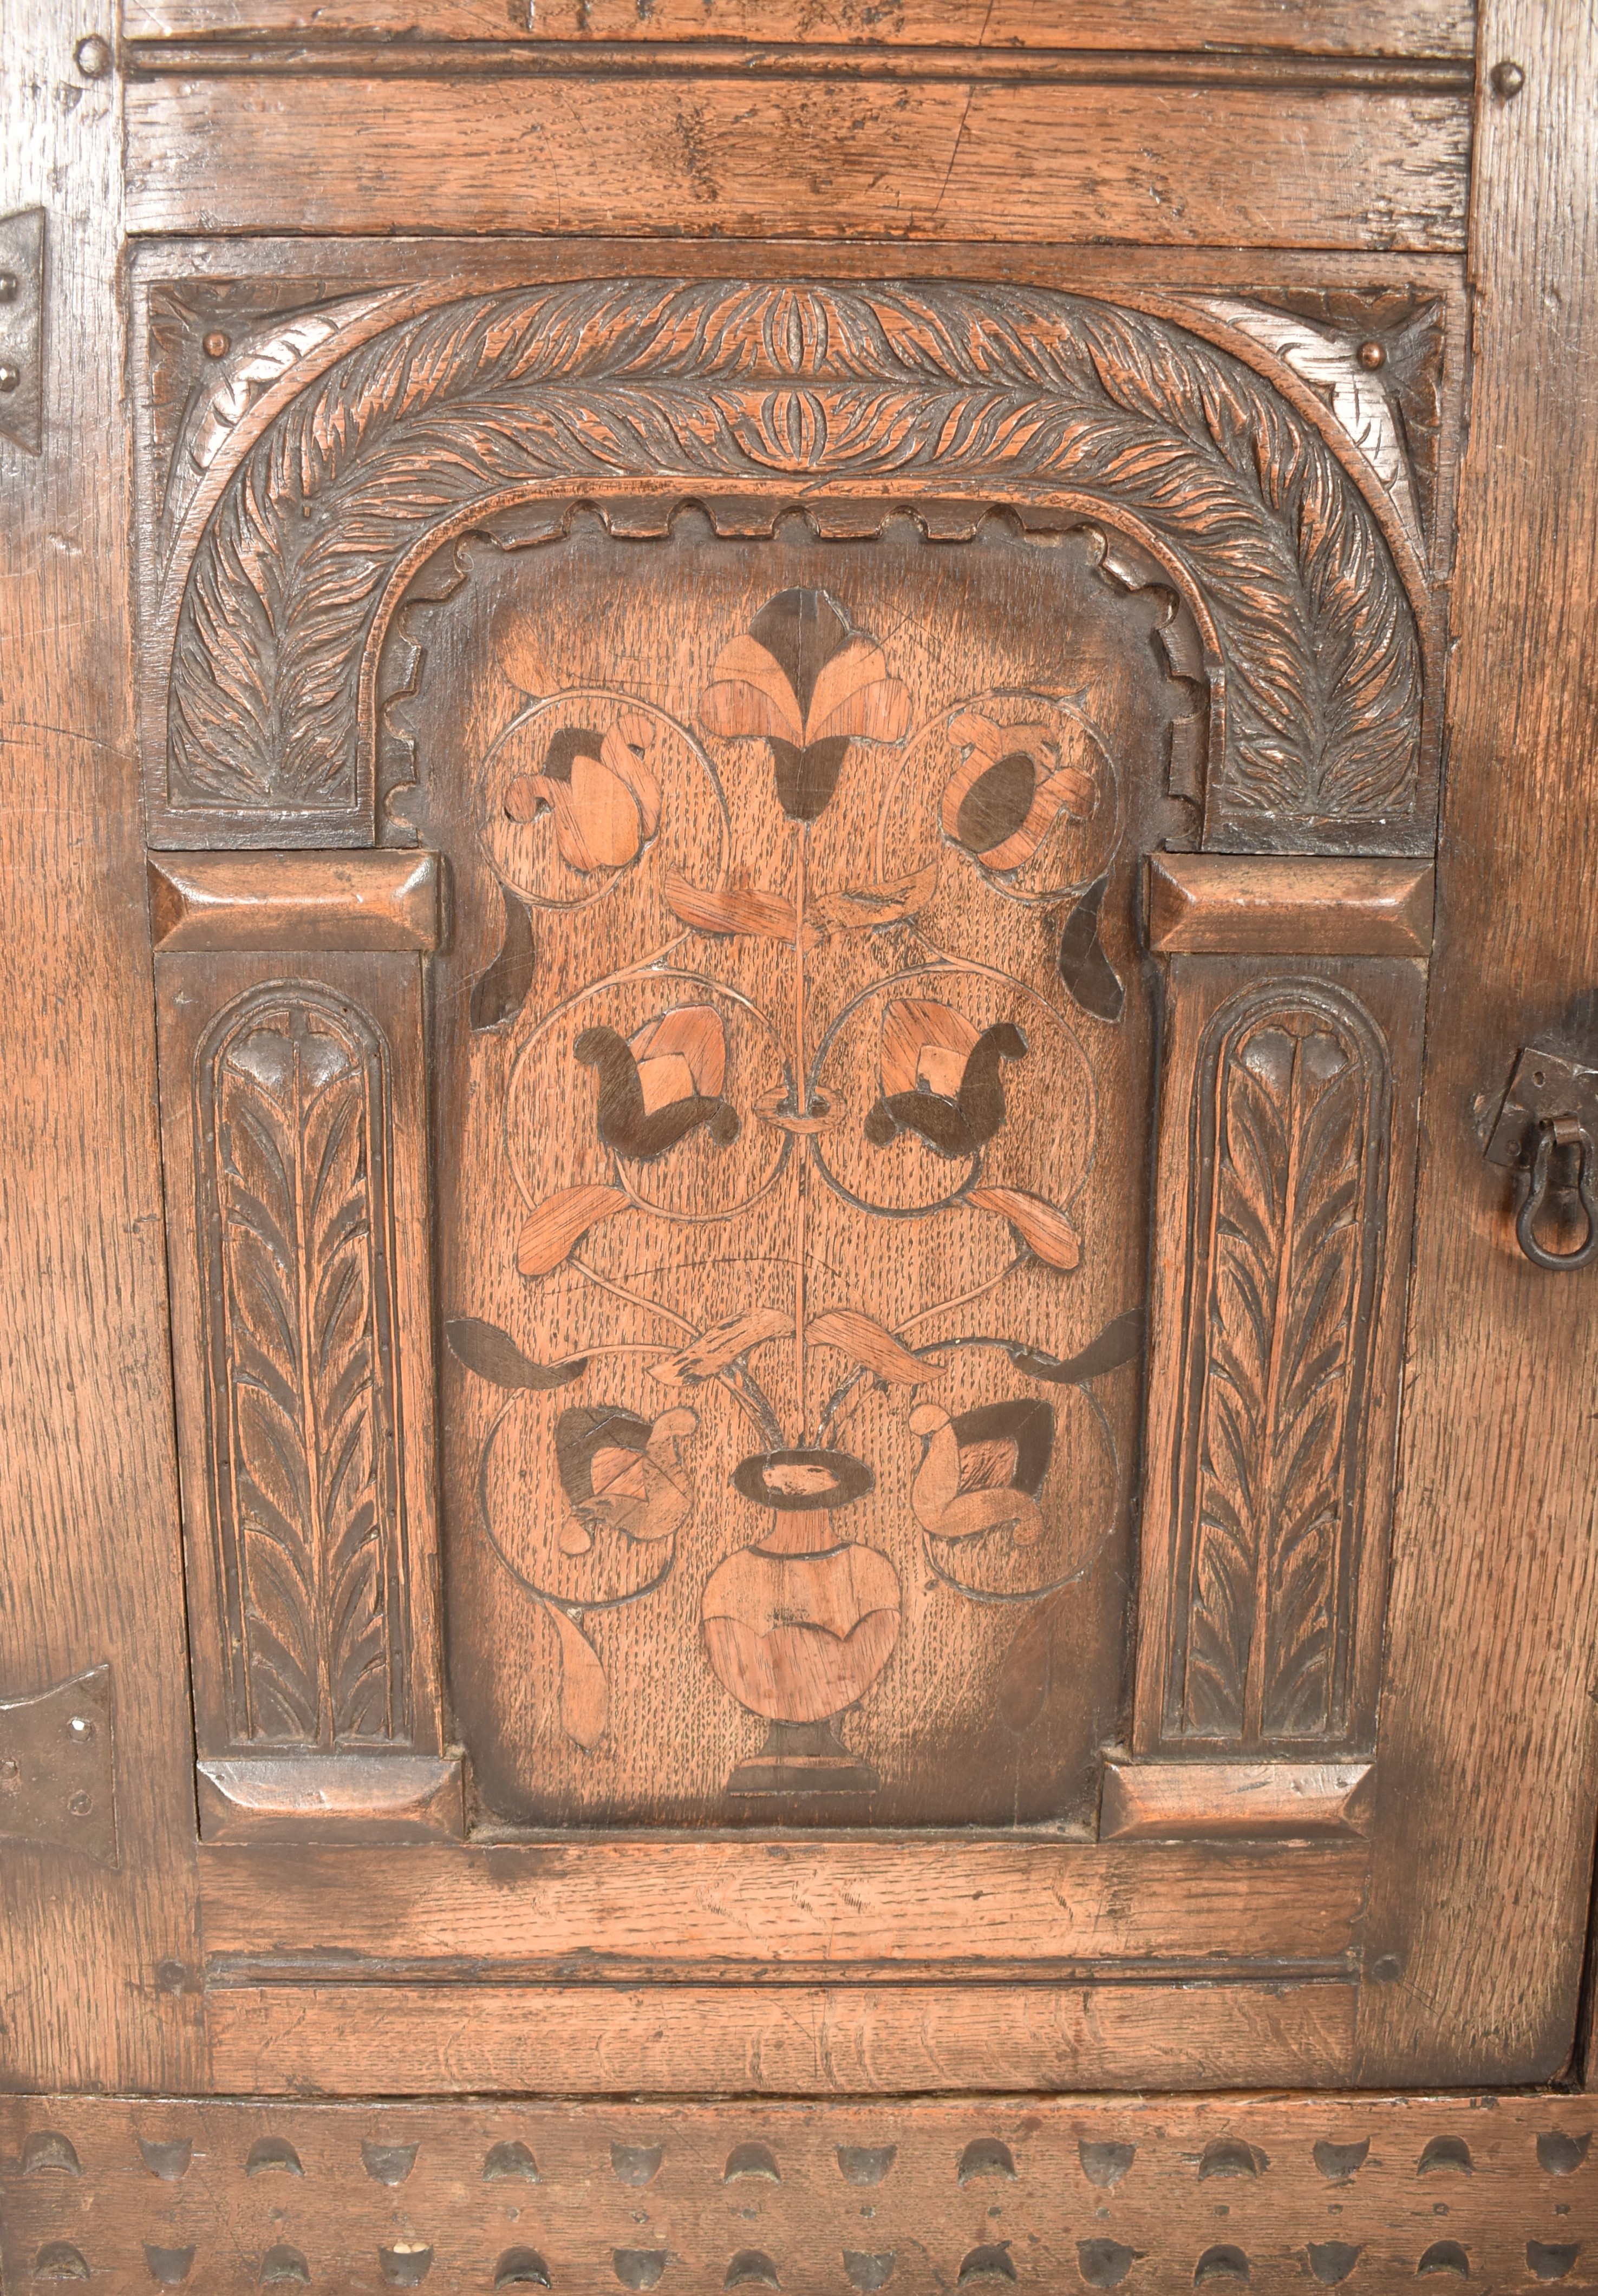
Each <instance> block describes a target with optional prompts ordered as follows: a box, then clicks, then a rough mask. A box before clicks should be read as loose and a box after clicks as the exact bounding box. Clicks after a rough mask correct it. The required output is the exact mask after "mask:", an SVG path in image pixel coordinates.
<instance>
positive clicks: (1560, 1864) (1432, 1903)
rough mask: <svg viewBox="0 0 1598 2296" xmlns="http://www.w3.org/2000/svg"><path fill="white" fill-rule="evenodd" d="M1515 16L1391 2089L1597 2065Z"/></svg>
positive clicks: (1592, 923)
mask: <svg viewBox="0 0 1598 2296" xmlns="http://www.w3.org/2000/svg"><path fill="white" fill-rule="evenodd" d="M1481 38H1482V49H1481V54H1482V61H1483V65H1484V73H1483V79H1482V86H1481V94H1480V99H1479V114H1478V120H1479V127H1478V146H1477V152H1478V157H1477V173H1476V179H1475V205H1474V211H1473V213H1474V221H1473V244H1472V253H1471V266H1472V271H1473V274H1474V278H1475V283H1476V291H1477V295H1478V305H1477V332H1476V345H1475V348H1476V365H1475V378H1474V384H1473V394H1472V410H1471V411H1472V427H1471V431H1470V444H1469V447H1468V450H1467V454H1466V459H1465V468H1464V476H1463V491H1462V498H1461V518H1460V556H1459V568H1458V577H1457V580H1456V584H1455V588H1454V630H1455V632H1456V634H1457V635H1458V638H1459V639H1460V641H1461V643H1462V652H1461V654H1460V656H1459V660H1458V664H1457V673H1458V674H1457V682H1456V684H1455V686H1454V724H1453V728H1452V733H1451V736H1450V760H1451V762H1450V767H1449V783H1448V798H1447V802H1446V808H1445V810H1444V816H1443V829H1442V842H1441V846H1440V849H1439V855H1438V865H1437V919H1438V923H1437V939H1436V946H1435V949H1434V955H1433V972H1432V978H1433V982H1434V987H1433V991H1432V997H1431V1006H1430V1021H1429V1050H1428V1074H1427V1083H1426V1091H1425V1097H1424V1102H1423V1106H1422V1125H1423V1133H1422V1137H1423V1152H1422V1158H1421V1194H1420V1215H1419V1225H1418V1238H1419V1242H1418V1251H1417V1258H1416V1268H1415V1278H1414V1289H1413V1300H1412V1306H1411V1312H1410V1340H1409V1345H1408V1362H1407V1365H1406V1369H1405V1374H1404V1386H1405V1391H1406V1401H1405V1415H1404V1450H1403V1458H1402V1469H1401V1472H1402V1478H1403V1483H1402V1490H1403V1496H1402V1501H1401V1505H1400V1507H1399V1511H1398V1516H1397V1522H1396V1535H1395V1549H1394V1573H1393V1590H1392V1596H1391V1611H1390V1617H1389V1624H1388V1655H1387V1661H1386V1670H1387V1688H1386V1695H1385V1706H1384V1714H1383V1725H1382V1732H1381V1738H1380V1755H1379V1761H1378V1775H1377V1799H1376V1802H1375V1805H1374V1816H1373V1829H1372V1830H1373V1840H1374V1843H1375V1849H1376V1857H1377V1867H1376V1872H1377V1879H1376V1881H1375V1883H1374V1887H1373V1891H1372V1898H1371V1923H1370V1931H1369V1934H1368V1938H1367V1947H1366V1949H1367V1953H1368V1956H1369V1959H1368V1961H1367V1964H1366V1965H1367V1968H1368V1969H1369V1970H1370V1971H1371V1975H1372V1976H1373V1977H1374V1979H1375V1980H1377V1981H1376V1982H1375V1983H1373V1984H1371V1985H1368V1986H1367V1987H1366V1988H1365V1989H1364V1991H1363V1997H1362V2007H1361V2059H1360V2062H1361V2077H1362V2079H1365V2080H1369V2081H1371V2082H1381V2081H1388V2080H1401V2081H1405V2082H1408V2081H1424V2080H1426V2079H1428V2078H1429V2072H1430V2070H1431V2069H1432V2068H1435V2067H1437V2066H1440V2065H1442V2064H1444V2063H1447V2064H1449V2065H1450V2066H1451V2067H1452V2068H1454V2072H1455V2073H1456V2074H1457V2076H1458V2077H1460V2078H1462V2079H1478V2080H1485V2079H1502V2080H1534V2079H1537V2078H1538V2076H1539V2075H1540V2074H1541V2073H1543V2072H1544V2071H1553V2070H1554V2069H1555V2068H1556V2067H1558V2066H1560V2065H1561V2064H1562V2063H1563V2062H1564V2060H1565V2058H1566V2055H1567V2054H1568V2052H1569V2048H1570V2046H1571V2038H1572V2034H1573V2032H1574V2028H1575V2014H1576V1998H1577V1979H1578V1973H1579V1971H1580V1967H1581V1958H1582V1933H1583V1928H1584V1923H1585V1920H1586V1906H1587V1890H1588V1882H1589V1875H1590V1868H1591V1857H1592V1830H1593V1829H1592V1810H1593V1798H1594V1784H1595V1781H1598V1716H1595V1713H1594V1700H1593V1667H1592V1651H1593V1646H1594V1636H1595V1635H1598V1569H1595V1567H1594V1563H1595V1557H1598V1545H1595V1543H1594V1535H1593V1534H1594V1494H1595V1493H1598V1420H1595V1419H1594V1415H1593V1408H1592V1400H1591V1398H1592V1392H1593V1389H1594V1383H1595V1382H1598V1316H1595V1315H1594V1296H1595V1294H1594V1283H1595V1282H1598V1278H1595V1277H1594V1274H1593V1272H1592V1271H1591V1270H1589V1271H1587V1272H1586V1274H1581V1275H1553V1274H1548V1273H1545V1272H1544V1271H1543V1270H1541V1269H1539V1268H1536V1267H1532V1266H1531V1265H1530V1264H1529V1263H1528V1261H1527V1260H1526V1259H1523V1258H1522V1257H1521V1255H1520V1251H1518V1249H1517V1247H1516V1244H1515V1242H1514V1236H1513V1231H1512V1212H1513V1202H1512V1183H1511V1181H1510V1178H1509V1176H1508V1175H1506V1174H1504V1173H1502V1172H1499V1171H1497V1170H1495V1169H1492V1168H1490V1167H1488V1166H1487V1165H1486V1164H1484V1162H1483V1160H1482V1154H1481V1150H1482V1137H1483V1136H1481V1135H1480V1134H1479V1131H1478V1128H1477V1123H1478V1119H1477V1116H1476V1110H1477V1108H1478V1107H1479V1106H1481V1105H1482V1104H1483V1099H1484V1098H1485V1101H1487V1102H1490V1103H1494V1104H1495V1103H1496V1098H1497V1095H1499V1094H1500V1093H1501V1092H1502V1091H1503V1086H1504V1083H1505V1080H1506V1079H1507V1077H1508V1075H1509V1072H1510V1070H1511V1068H1512V1065H1513V1062H1514V1058H1515V1054H1516V1052H1517V1050H1518V1048H1519V1047H1520V1046H1522V1045H1526V1044H1530V1043H1534V1042H1539V1041H1542V1040H1544V1038H1545V1039H1547V1040H1548V1041H1550V1042H1552V1043H1554V1044H1556V1045H1559V1044H1562V1045H1564V1046H1566V1047H1567V1048H1568V1049H1569V1050H1570V1051H1571V1052H1572V1053H1575V1054H1577V1055H1578V1056H1579V1055H1582V1054H1584V1053H1585V1056H1586V1058H1588V1059H1590V1058H1591V1057H1592V1050H1593V1045H1594V1029H1595V1028H1598V1011H1595V1010H1594V996H1593V986H1594V980H1595V979H1598V845H1595V844H1594V839H1593V836H1592V833H1591V819H1592V813H1593V808H1594V802H1598V780H1595V775H1594V761H1595V759H1598V739H1595V736H1598V689H1595V688H1594V684H1593V681H1592V680H1591V679H1590V678H1589V677H1588V676H1586V668H1585V665H1586V659H1587V653H1588V650H1589V647H1590V644H1591V622H1592V610H1593V600H1594V595H1595V594H1598V455H1594V433H1593V420H1592V416H1593V393H1594V378H1593V363H1592V343H1593V333H1594V325H1595V324H1598V226H1595V225H1594V215H1595V213H1598V201H1594V181H1595V176H1594V165H1595V161H1594V154H1595V152H1598V143H1595V141H1594V134H1593V122H1592V111H1591V92H1592V88H1593V86H1594V77H1595V76H1598V35H1595V31H1594V23H1593V21H1592V18H1591V16H1590V14H1589V13H1587V12H1583V11H1581V10H1564V9H1554V10H1546V11H1545V10H1543V9H1541V8H1538V7H1536V6H1528V5H1521V4H1508V5H1501V4H1497V0H1493V4H1489V5H1488V6H1487V8H1486V9H1484V11H1483V14H1482V29H1481ZM1505 60H1508V61H1514V62H1516V63H1518V64H1519V66H1520V69H1521V71H1522V72H1523V74H1524V86H1522V87H1521V89H1520V93H1519V94H1513V95H1511V96H1508V97H1505V96H1503V95H1501V94H1498V93H1497V92H1496V90H1495V87H1494V86H1493V85H1492V82H1491V80H1490V78H1488V77H1487V70H1486V68H1487V67H1490V66H1493V65H1495V64H1496V63H1498V62H1500V61H1505ZM1555 471H1557V473H1558V479H1557V482H1555V481H1554V480H1553V478H1552V476H1551V474H1552V473H1553V472H1555ZM1510 759H1513V760H1514V761H1515V764H1514V774H1515V779H1514V783H1513V786H1512V787H1511V786H1510V785H1509V784H1508V783H1506V779H1505V766H1506V761H1507V760H1510ZM1487 1113H1488V1114H1489V1115H1490V1113H1491V1111H1490V1109H1489V1110H1488V1111H1487ZM1487 1717H1491V1722H1490V1726H1486V1727H1484V1720H1485V1718H1487Z"/></svg>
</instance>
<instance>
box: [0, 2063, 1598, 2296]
mask: <svg viewBox="0 0 1598 2296" xmlns="http://www.w3.org/2000/svg"><path fill="white" fill-rule="evenodd" d="M1592 2134H1593V2102H1592V2100H1591V2098H1589V2097H1583V2096H1579V2095H1568V2094H1541V2095H1538V2094H1531V2095H1457V2094H1455V2095H1446V2096H1443V2095H1423V2094H1421V2095H1413V2094H1412V2095H1363V2096H1361V2095H1338V2094H1333V2095H1325V2096H1303V2095H1298V2096H1294V2095H1287V2096H1284V2095H1235V2096H1220V2097H1215V2098H1205V2097H1190V2096H1173V2095H1149V2096H1145V2097H1137V2098H1132V2097H1125V2098H1117V2097H1103V2096H1084V2095H1064V2096H1050V2097H1038V2096H1020V2095H1014V2094H1000V2095H994V2096H991V2097H983V2096H956V2097H951V2098H945V2099H940V2100H937V2101H928V2100H909V2099H896V2098H879V2099H876V2100H862V2099H851V2100H849V2101H847V2102H844V2101H839V2102H836V2103H796V2104H770V2103H762V2102H760V2101H758V2100H746V2099H745V2100H740V2099H729V2100H725V2101H722V2102H720V2103H680V2104H672V2103H644V2102H595V2103H536V2102H531V2101H527V2102H515V2101H504V2100H498V2101H485V2102H477V2101H471V2102H467V2101H464V2100H463V2101H462V2102H460V2103H416V2104H411V2103H397V2102H394V2101H392V2100H391V2099H389V2100H380V2099H376V2098H371V2097H360V2098H352V2099H350V2101H348V2102H334V2101H331V2100H324V2101H309V2100H304V2099H298V2100H293V2101H289V2100H284V2101H281V2102H276V2103H275V2102H272V2101H269V2100H265V2099H259V2098H256V2099H243V2100H225V2099H219V2098H214V2097H195V2096H188V2097H180V2096H179V2097H174V2096H169V2097H162V2098H159V2099H158V2098H148V2099H137V2098H128V2097H111V2096H107V2097H86V2096H27V2097H23V2096H18V2097H9V2098H5V2099H4V2100H0V2155H3V2156H4V2157H3V2165H0V2192H3V2193H4V2209H3V2210H0V2270H4V2276H5V2283H6V2285H7V2286H8V2287H11V2286H13V2285H14V2286H15V2287H17V2288H19V2289H20V2288H22V2287H24V2286H31V2285H32V2284H34V2281H35V2279H36V2278H39V2277H42V2278H44V2279H45V2280H49V2279H70V2278H77V2279H90V2278H91V2277H92V2284H93V2285H94V2286H95V2288H100V2289H104V2290H106V2291H107V2292H109V2296H147V2292H148V2291H149V2289H150V2288H151V2287H152V2285H162V2286H168V2287H172V2286H180V2285H183V2284H187V2285H188V2286H190V2287H191V2288H194V2289H196V2290H203V2291H205V2292H206V2296H253V2292H254V2291H255V2290H256V2289H257V2288H258V2287H259V2284H261V2282H262V2281H267V2282H268V2283H269V2282H274V2281H281V2282H289V2283H298V2284H309V2285H310V2286H312V2287H316V2288H329V2289H356V2288H361V2289H365V2288H367V2287H371V2288H380V2287H418V2286H421V2285H422V2284H424V2283H425V2284H426V2286H427V2288H428V2290H429V2292H430V2296H431V2292H438V2296H482V2292H484V2291H488V2290H491V2289H494V2288H496V2287H498V2288H500V2289H506V2288H510V2287H526V2286H531V2287H535V2288H554V2289H556V2290H591V2291H600V2290H604V2289H607V2288H615V2287H617V2286H620V2287H622V2288H623V2289H648V2288H654V2287H656V2286H659V2287H660V2288H661V2289H662V2291H663V2296H671V2291H672V2290H673V2289H678V2290H681V2291H683V2292H685V2296H705V2292H709V2291H715V2290H720V2289H721V2288H722V2287H723V2286H725V2287H728V2288H737V2287H740V2286H743V2287H754V2288H782V2289H787V2290H791V2291H799V2292H809V2291H812V2290H813V2291H821V2290H828V2289H835V2288H836V2289H840V2290H844V2291H853V2290H861V2291H874V2290H878V2289H888V2290H890V2291H896V2290H900V2289H903V2290H906V2291H910V2292H917V2291H920V2290H924V2289H931V2288H952V2287H954V2286H956V2285H960V2286H965V2287H975V2288H976V2290H979V2291H985V2290H989V2289H999V2288H1001V2287H1004V2286H1006V2285H1016V2284H1018V2285H1019V2286H1021V2287H1022V2288H1032V2289H1037V2290H1039V2291H1044V2292H1049V2296H1058V2292H1062V2291H1065V2290H1074V2289H1077V2288H1081V2287H1087V2288H1090V2289H1109V2288H1117V2287H1124V2288H1125V2289H1126V2290H1127V2291H1128V2292H1129V2296H1190V2292H1191V2290H1192V2289H1193V2288H1194V2286H1195V2285H1197V2286H1199V2287H1205V2286H1207V2285H1208V2284H1211V2283H1212V2282H1213V2283H1214V2284H1215V2286H1216V2287H1217V2288H1223V2289H1224V2288H1231V2287H1232V2286H1238V2287H1241V2286H1243V2285H1245V2284H1247V2285H1248V2287H1249V2288H1251V2289H1253V2290H1255V2291H1258V2292H1264V2296H1294V2292H1297V2291H1299V2290H1302V2289H1304V2288H1306V2287H1310V2288H1314V2287H1324V2288H1335V2287H1339V2286H1341V2285H1344V2284H1347V2285H1348V2286H1349V2288H1350V2290H1351V2291H1353V2292H1358V2291H1359V2290H1361V2289H1369V2290H1372V2291H1387V2290H1396V2289H1400V2288H1411V2287H1413V2286H1414V2285H1415V2284H1416V2283H1417V2279H1418V2277H1428V2278H1429V2276H1431V2275H1433V2274H1435V2275H1437V2281H1436V2282H1435V2284H1436V2285H1438V2286H1443V2287H1452V2286H1454V2284H1455V2283H1456V2280H1457V2281H1459V2282H1461V2283H1462V2284H1466V2285H1468V2286H1470V2287H1484V2288H1496V2289H1511V2288H1514V2289H1520V2288H1527V2289H1535V2288H1537V2287H1539V2286H1542V2285H1544V2284H1548V2283H1551V2282H1553V2283H1563V2284H1565V2285H1566V2286H1568V2287H1570V2288H1590V2287H1591V2286H1592V2284H1593V2279H1592V2274H1591V2272H1590V2270H1589V2268H1588V2259H1590V2258H1591V2257H1592V2255H1593V2253H1594V2243H1598V2164H1595V2163H1594V2160H1593V2159H1592V2158H1591V2157H1590V2155H1591V2145H1592Z"/></svg>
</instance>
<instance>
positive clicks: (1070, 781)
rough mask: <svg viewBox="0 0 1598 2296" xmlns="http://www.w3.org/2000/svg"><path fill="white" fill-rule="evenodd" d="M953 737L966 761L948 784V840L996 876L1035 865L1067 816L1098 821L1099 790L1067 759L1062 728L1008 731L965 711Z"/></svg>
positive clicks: (944, 812) (943, 811) (944, 816)
mask: <svg viewBox="0 0 1598 2296" xmlns="http://www.w3.org/2000/svg"><path fill="white" fill-rule="evenodd" d="M1066 722H1067V723H1069V721H1066ZM949 738H950V740H951V742H953V743H954V744H955V746H956V748H957V749H960V750H962V751H963V752H964V755H963V756H962V758H961V759H960V764H959V765H958V766H957V767H955V769H954V771H953V772H952V773H951V775H950V776H949V779H948V781H947V783H945V784H944V788H943V803H942V806H941V808H940V818H941V820H942V823H943V834H944V836H945V837H947V838H949V839H950V840H951V841H952V842H953V843H954V844H956V845H960V846H963V847H964V849H965V850H966V851H967V852H968V853H969V854H970V855H971V856H972V857H974V858H975V859H976V860H977V861H979V862H980V863H981V865H982V866H983V867H984V869H986V870H988V871H990V872H991V873H993V875H994V876H1003V875H1005V874H1007V873H1009V871H1011V870H1013V869H1019V868H1020V867H1021V866H1022V865H1024V864H1025V863H1026V862H1028V861H1030V860H1031V859H1032V857H1033V856H1034V853H1035V852H1036V851H1037V849H1038V848H1039V846H1040V845H1042V841H1043V840H1044V838H1045V837H1047V836H1048V834H1049V832H1050V830H1051V829H1052V828H1053V826H1054V824H1055V823H1056V822H1057V821H1058V819H1059V817H1060V816H1061V814H1067V815H1068V816H1070V817H1071V818H1072V819H1073V820H1075V821H1091V818H1092V816H1093V814H1094V812H1095V811H1096V809H1097V808H1098V803H1099V784H1098V783H1097V781H1096V780H1095V778H1094V776H1093V775H1092V774H1091V772H1090V771H1088V770H1087V769H1086V767H1085V765H1084V764H1083V763H1078V762H1076V761H1075V760H1074V759H1072V758H1067V757H1066V756H1064V755H1063V754H1062V752H1061V746H1060V730H1059V727H1058V726H1055V725H1043V724H1041V723H1040V724H1033V725H1019V726H1000V725H995V724H994V722H993V719H992V718H989V717H980V716H979V715H978V714H977V713H976V711H975V710H971V709H963V710H960V712H958V713H957V715H956V716H955V717H953V718H952V719H951V722H950V726H949ZM1083 750H1084V756H1085V743H1084V744H1083Z"/></svg>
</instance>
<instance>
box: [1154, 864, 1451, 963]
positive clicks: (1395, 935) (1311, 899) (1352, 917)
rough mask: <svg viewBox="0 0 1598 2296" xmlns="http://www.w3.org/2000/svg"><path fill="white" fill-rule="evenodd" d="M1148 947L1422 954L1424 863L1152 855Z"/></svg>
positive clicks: (1425, 937) (1426, 936) (1427, 867)
mask: <svg viewBox="0 0 1598 2296" xmlns="http://www.w3.org/2000/svg"><path fill="white" fill-rule="evenodd" d="M1147 903H1148V933H1149V947H1150V948H1157V949H1170V950H1179V949H1188V950H1193V951H1199V952H1203V953H1205V954H1207V955H1262V956H1269V955H1277V956H1295V955H1296V956H1424V955H1425V954H1426V952H1427V950H1428V949H1429V947H1431V911H1432V868H1431V864H1430V862H1429V861H1381V860H1363V861H1339V860H1307V859H1299V858H1297V857H1289V856H1288V855H1285V854H1284V855H1281V856H1276V855H1266V854H1241V853H1240V854H1225V853H1182V854H1175V853H1151V854H1150V855H1149V880H1148V890H1147Z"/></svg>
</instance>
